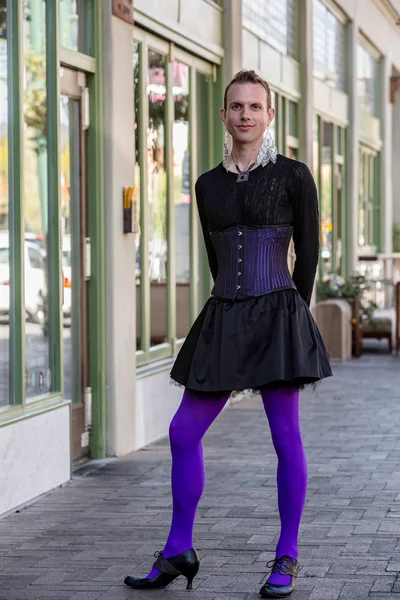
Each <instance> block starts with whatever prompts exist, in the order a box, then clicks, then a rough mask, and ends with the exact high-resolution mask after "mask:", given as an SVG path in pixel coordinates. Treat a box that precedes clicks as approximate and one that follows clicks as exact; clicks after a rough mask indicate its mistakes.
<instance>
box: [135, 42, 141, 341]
mask: <svg viewBox="0 0 400 600" xmlns="http://www.w3.org/2000/svg"><path fill="white" fill-rule="evenodd" d="M139 51H140V49H139V44H138V43H137V42H134V44H133V86H134V92H133V93H134V103H135V105H134V110H135V123H134V131H135V166H134V173H135V187H136V188H137V189H138V190H139V193H137V194H136V196H135V199H134V201H135V210H136V218H137V231H136V233H135V234H134V236H135V251H136V267H135V281H136V348H138V349H139V348H141V347H142V298H141V279H142V276H141V273H142V264H141V257H142V253H141V245H140V240H141V222H140V196H141V194H140V167H141V156H140V135H139V132H140V117H139V109H140V81H139V72H140V63H139Z"/></svg>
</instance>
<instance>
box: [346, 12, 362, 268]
mask: <svg viewBox="0 0 400 600" xmlns="http://www.w3.org/2000/svg"><path fill="white" fill-rule="evenodd" d="M347 35H348V38H347V40H348V81H347V85H348V93H349V126H348V136H347V148H346V152H347V215H346V217H347V218H346V223H347V228H346V257H347V260H346V267H347V269H346V270H347V273H348V274H352V273H354V272H355V269H356V265H357V259H358V217H359V215H358V176H359V164H358V128H359V125H358V95H357V37H358V23H357V20H354V21H351V22H350V23H349V24H348V25H347Z"/></svg>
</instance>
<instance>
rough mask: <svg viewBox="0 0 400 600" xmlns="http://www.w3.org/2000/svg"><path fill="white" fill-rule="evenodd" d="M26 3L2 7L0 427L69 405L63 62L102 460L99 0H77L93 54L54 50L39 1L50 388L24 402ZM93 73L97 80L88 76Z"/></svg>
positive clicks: (54, 29) (53, 7)
mask: <svg viewBox="0 0 400 600" xmlns="http://www.w3.org/2000/svg"><path fill="white" fill-rule="evenodd" d="M24 1H25V0H12V2H11V1H10V2H9V3H8V7H7V8H8V10H7V41H8V48H9V52H8V68H7V71H8V81H9V85H8V117H9V126H8V150H9V152H8V175H9V187H8V192H9V232H10V240H11V243H10V280H11V282H12V285H11V298H10V403H9V404H8V405H7V406H5V407H3V408H0V427H2V426H7V425H10V424H11V423H13V422H16V421H19V420H23V419H26V418H29V417H32V416H36V415H39V414H41V413H44V412H47V411H51V410H54V409H57V408H58V407H60V406H69V405H70V402H69V401H66V400H64V398H63V373H62V365H63V362H62V360H63V356H62V317H61V308H60V307H61V285H60V283H61V264H62V262H61V250H60V231H59V216H60V215H59V198H60V194H59V186H60V168H59V138H58V136H59V98H60V93H59V87H60V86H59V74H60V65H62V64H65V65H68V66H71V67H75V68H77V69H81V70H83V71H86V72H87V73H88V79H87V81H88V87H89V93H90V97H91V102H90V123H91V127H90V128H89V134H88V174H89V176H88V179H89V181H88V206H89V209H88V210H89V214H88V223H89V232H88V233H89V235H90V237H91V240H92V255H93V256H96V261H93V264H92V280H91V282H90V289H89V304H90V307H91V310H90V311H89V331H90V332H91V334H90V338H89V344H90V346H91V347H93V348H96V352H90V353H89V371H90V378H91V382H92V393H93V421H92V436H91V456H92V457H93V458H100V457H102V456H105V455H106V437H105V431H106V429H105V424H106V394H105V390H106V381H105V373H106V368H105V364H106V361H105V329H106V328H105V306H104V303H105V272H104V269H105V267H104V257H105V255H104V242H103V240H104V181H103V177H104V167H103V159H104V151H103V138H104V135H103V108H102V78H101V73H102V60H103V54H104V52H103V38H102V32H103V7H102V3H100V2H93V0H84V2H85V6H86V9H85V10H86V15H87V16H91V17H92V18H91V20H90V21H87V22H88V23H89V22H90V35H89V38H88V39H90V42H88V43H89V46H90V48H92V49H93V55H94V56H96V59H95V58H92V57H91V56H86V55H83V54H81V53H79V52H75V51H72V50H68V49H63V48H60V45H59V41H60V34H59V27H60V18H59V8H60V3H59V1H58V0H57V1H54V2H46V13H45V14H46V56H47V61H46V63H47V64H46V88H47V128H48V132H49V133H48V145H47V167H48V168H47V171H48V178H47V186H48V197H49V198H51V199H52V201H51V203H50V207H49V215H48V216H49V239H50V249H51V253H52V256H51V261H50V265H49V284H50V288H49V296H51V305H50V308H49V310H50V317H49V320H50V327H49V330H50V336H51V353H50V361H51V370H52V390H53V391H51V392H50V393H48V394H46V395H43V396H36V397H35V398H33V399H30V400H29V402H28V401H27V398H26V393H25V364H26V361H25V299H24V237H25V235H24V164H23V163H24V161H23V155H24V152H23V149H24V138H23V128H24V93H23V90H24V86H23V30H22V27H23V14H24V12H23V11H24ZM95 72H97V73H98V75H96V76H95V75H94V74H95Z"/></svg>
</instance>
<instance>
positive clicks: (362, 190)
mask: <svg viewBox="0 0 400 600" xmlns="http://www.w3.org/2000/svg"><path fill="white" fill-rule="evenodd" d="M377 160H378V158H377V155H376V153H375V152H374V151H373V150H372V149H370V148H368V147H366V146H361V147H360V151H359V186H358V190H359V220H358V231H359V236H358V244H359V246H360V247H361V248H367V249H373V248H375V247H376V246H378V244H379V236H378V227H377V224H378V221H379V204H378V203H379V198H377V197H376V194H375V187H376V181H375V179H376V176H377Z"/></svg>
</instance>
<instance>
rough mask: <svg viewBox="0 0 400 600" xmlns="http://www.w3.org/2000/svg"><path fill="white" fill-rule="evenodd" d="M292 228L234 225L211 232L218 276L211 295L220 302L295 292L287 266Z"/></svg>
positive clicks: (289, 226) (283, 226)
mask: <svg viewBox="0 0 400 600" xmlns="http://www.w3.org/2000/svg"><path fill="white" fill-rule="evenodd" d="M292 230H293V227H292V226H291V225H279V226H268V227H246V226H244V225H234V226H232V227H228V228H227V229H224V230H223V231H216V232H214V233H211V239H212V243H213V246H214V248H215V252H216V255H217V263H218V273H217V278H216V280H215V285H214V287H213V289H212V295H213V296H216V297H218V298H223V299H229V300H232V299H238V300H240V299H244V298H251V297H252V296H262V295H263V294H267V293H268V292H273V291H275V290H281V289H284V288H293V289H296V286H295V284H294V282H293V279H292V278H291V276H290V272H289V268H288V265H287V255H288V248H289V242H290V238H291V236H292Z"/></svg>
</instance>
